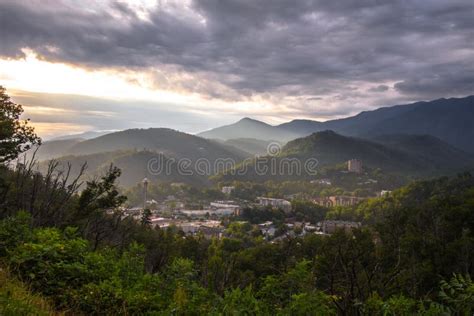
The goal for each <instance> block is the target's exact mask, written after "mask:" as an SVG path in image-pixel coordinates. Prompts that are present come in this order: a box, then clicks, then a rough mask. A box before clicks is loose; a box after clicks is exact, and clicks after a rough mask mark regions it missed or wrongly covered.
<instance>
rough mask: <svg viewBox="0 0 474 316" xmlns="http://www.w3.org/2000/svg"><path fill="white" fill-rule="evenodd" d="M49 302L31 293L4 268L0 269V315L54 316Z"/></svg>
mask: <svg viewBox="0 0 474 316" xmlns="http://www.w3.org/2000/svg"><path fill="white" fill-rule="evenodd" d="M55 314H56V313H55V312H54V310H53V308H52V307H51V304H50V302H48V301H47V300H46V299H44V298H43V297H41V296H40V295H37V294H34V293H32V292H31V291H30V290H29V289H28V287H27V286H26V285H25V284H23V283H22V282H20V281H18V280H17V279H16V278H14V277H13V276H12V275H11V274H10V273H9V271H8V270H7V269H5V267H3V266H1V267H0V315H4V316H18V315H25V316H26V315H38V316H43V315H44V316H46V315H55Z"/></svg>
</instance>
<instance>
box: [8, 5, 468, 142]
mask: <svg viewBox="0 0 474 316" xmlns="http://www.w3.org/2000/svg"><path fill="white" fill-rule="evenodd" d="M473 17H474V1H472V0H449V1H445V0H403V1H401V0H400V1H396V0H394V1H377V0H343V1H327V0H314V1H311V0H301V1H290V0H286V1H282V0H261V1H255V0H226V1H223V0H180V1H167V0H158V1H151V0H150V1H145V0H129V1H108V0H102V1H76V0H0V85H3V86H4V87H6V88H7V91H8V93H9V94H10V95H11V96H12V98H13V100H14V101H15V102H18V103H21V104H22V105H23V106H24V109H25V117H29V118H31V120H32V123H33V125H34V126H36V128H37V131H38V133H39V134H40V136H43V137H45V138H48V137H53V136H57V135H64V134H74V133H80V132H83V131H89V130H120V129H126V128H147V127H170V128H174V129H178V130H181V131H185V132H189V133H196V132H199V131H203V130H206V129H209V128H212V127H216V126H220V125H223V124H228V123H231V122H234V121H237V120H239V119H240V118H242V117H252V118H256V119H261V120H263V121H266V122H268V123H271V124H279V123H282V122H285V121H289V120H292V119H314V120H329V119H335V118H340V117H346V116H350V115H355V114H357V113H359V112H361V111H364V110H371V109H374V108H377V107H379V106H387V105H395V104H403V103H408V102H412V101H418V100H432V99H436V98H441V97H461V96H467V95H471V94H474V18H473Z"/></svg>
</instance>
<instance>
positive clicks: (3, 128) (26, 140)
mask: <svg viewBox="0 0 474 316" xmlns="http://www.w3.org/2000/svg"><path fill="white" fill-rule="evenodd" d="M22 113H23V107H22V106H21V105H20V104H16V103H14V102H12V101H11V99H10V97H9V96H8V94H7V93H6V89H5V88H4V87H2V86H0V164H3V163H5V162H9V161H11V160H13V159H16V158H17V157H18V156H19V155H20V154H21V153H23V152H25V151H27V150H29V149H30V148H31V147H32V146H33V145H36V144H41V138H39V137H38V136H37V135H36V134H35V131H34V128H33V127H32V126H29V125H28V122H29V119H27V120H20V116H21V114H22Z"/></svg>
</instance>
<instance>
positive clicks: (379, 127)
mask: <svg viewBox="0 0 474 316" xmlns="http://www.w3.org/2000/svg"><path fill="white" fill-rule="evenodd" d="M473 119H474V96H467V97H464V98H449V99H444V98H443V99H437V100H433V101H422V102H415V103H411V104H403V105H395V106H388V107H380V108H378V109H376V110H372V111H364V112H361V113H359V114H357V115H355V116H351V117H347V118H342V119H336V120H329V121H325V122H318V121H312V120H293V121H290V122H287V123H283V124H280V125H276V126H272V125H268V124H265V123H263V122H259V121H255V120H250V119H247V121H248V122H252V127H251V128H248V127H247V126H245V125H243V124H241V122H237V123H235V124H233V125H230V126H226V127H220V128H216V129H213V130H210V131H206V132H203V133H201V134H199V135H200V136H202V137H206V138H223V139H229V138H241V137H251V138H260V139H276V140H283V141H288V140H292V139H296V138H299V137H304V136H308V135H310V134H312V133H315V132H319V131H324V130H333V131H335V132H337V133H339V134H342V135H347V136H357V137H362V138H372V137H374V136H380V135H385V134H414V135H431V136H434V137H437V138H439V139H441V140H443V141H445V142H447V143H449V144H450V145H452V146H454V147H457V148H459V149H461V150H464V151H468V152H471V153H474V143H473V139H474V124H472V120H473ZM254 126H265V128H264V132H261V131H260V130H259V129H257V128H255V127H254ZM228 130H230V132H228Z"/></svg>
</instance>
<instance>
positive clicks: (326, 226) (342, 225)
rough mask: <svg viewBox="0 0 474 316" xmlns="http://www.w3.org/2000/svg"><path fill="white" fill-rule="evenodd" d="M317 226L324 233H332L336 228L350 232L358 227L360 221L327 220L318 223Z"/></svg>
mask: <svg viewBox="0 0 474 316" xmlns="http://www.w3.org/2000/svg"><path fill="white" fill-rule="evenodd" d="M317 226H318V228H319V229H320V230H321V231H322V232H323V233H324V234H333V233H335V232H336V230H338V229H343V230H344V231H345V232H346V233H350V232H351V231H352V230H353V229H357V228H360V227H361V223H359V222H351V221H335V220H328V221H322V222H320V223H318V225H317Z"/></svg>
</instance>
